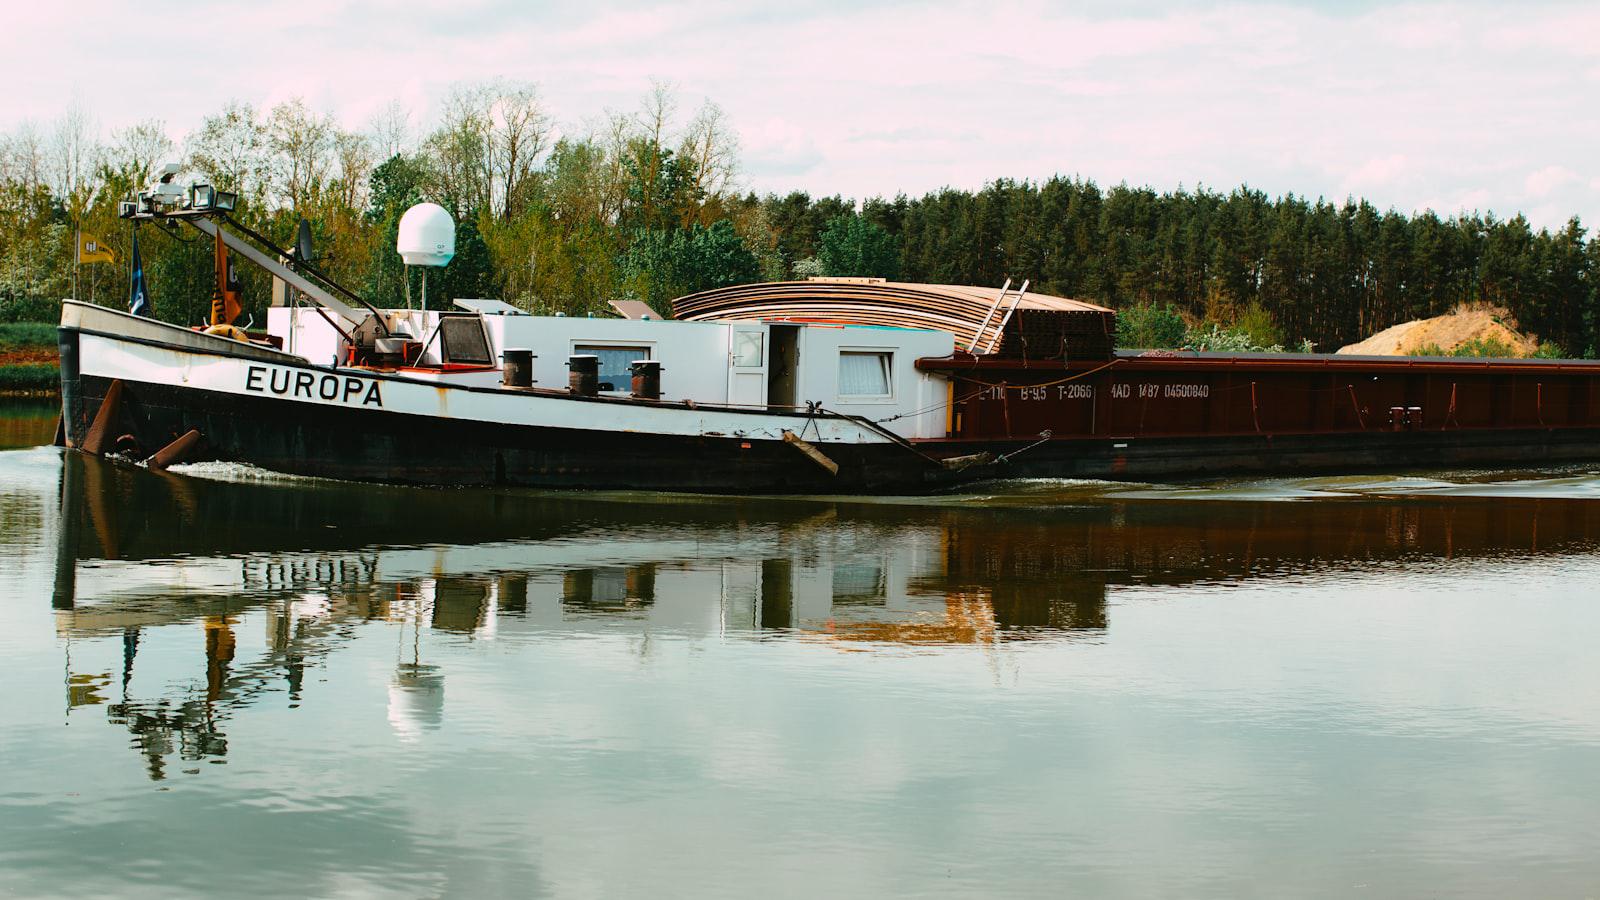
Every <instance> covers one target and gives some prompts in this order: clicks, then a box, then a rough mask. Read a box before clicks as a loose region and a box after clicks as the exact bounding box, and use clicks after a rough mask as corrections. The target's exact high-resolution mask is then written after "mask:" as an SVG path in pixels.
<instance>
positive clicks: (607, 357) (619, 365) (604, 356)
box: [573, 344, 650, 391]
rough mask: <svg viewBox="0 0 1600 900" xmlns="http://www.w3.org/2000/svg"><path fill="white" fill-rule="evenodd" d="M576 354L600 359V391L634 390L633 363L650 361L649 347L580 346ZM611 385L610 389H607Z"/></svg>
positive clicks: (577, 347) (575, 351) (576, 348)
mask: <svg viewBox="0 0 1600 900" xmlns="http://www.w3.org/2000/svg"><path fill="white" fill-rule="evenodd" d="M573 352H574V353H588V354H592V355H594V356H598V357H600V390H602V391H627V390H632V389H633V368H632V365H631V364H632V363H633V361H634V360H636V359H649V358H650V348H649V347H596V346H593V345H589V344H579V345H577V346H576V347H574V348H573ZM606 385H610V387H606Z"/></svg>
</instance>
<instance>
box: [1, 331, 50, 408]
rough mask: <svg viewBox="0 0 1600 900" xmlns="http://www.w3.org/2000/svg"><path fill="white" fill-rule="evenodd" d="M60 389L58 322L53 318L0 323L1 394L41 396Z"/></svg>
mask: <svg viewBox="0 0 1600 900" xmlns="http://www.w3.org/2000/svg"><path fill="white" fill-rule="evenodd" d="M60 389H61V365H60V362H59V361H58V359H57V355H56V326H55V325H54V324H52V323H50V322H4V323H0V396H9V397H17V396H24V397H32V396H42V395H49V394H54V393H56V392H57V391H59V390H60Z"/></svg>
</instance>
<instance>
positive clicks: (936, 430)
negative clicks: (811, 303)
mask: <svg viewBox="0 0 1600 900" xmlns="http://www.w3.org/2000/svg"><path fill="white" fill-rule="evenodd" d="M841 350H870V351H879V352H888V353H891V354H893V357H892V360H891V363H890V378H891V380H892V389H893V394H894V395H893V397H891V398H889V399H887V400H869V401H847V400H842V399H840V397H839V352H840V351H841ZM954 350H955V338H953V337H951V336H950V335H949V334H946V333H945V332H942V331H922V330H918V329H909V328H873V327H865V326H856V325H846V326H842V327H827V326H818V325H812V326H808V327H807V328H805V329H804V330H803V331H802V332H801V335H800V381H799V394H800V400H801V402H806V401H811V400H816V401H820V402H821V403H822V405H823V406H825V407H827V408H828V409H831V410H834V411H836V412H842V413H850V414H851V415H858V416H865V417H867V418H869V419H873V420H879V419H885V418H888V417H890V416H896V415H905V416H906V418H903V419H897V420H895V421H893V422H888V423H885V425H886V427H888V428H889V429H890V430H892V431H894V432H895V433H896V434H899V435H901V436H902V437H943V436H944V434H945V410H944V404H945V402H946V399H947V391H946V384H947V382H946V380H945V379H944V378H943V377H941V376H936V375H930V374H927V373H923V372H919V371H917V360H918V359H921V358H923V357H940V356H949V355H950V353H951V352H952V351H954ZM930 407H937V408H933V409H930ZM918 411H922V412H920V414H919V415H916V416H912V415H910V414H911V413H914V412H918Z"/></svg>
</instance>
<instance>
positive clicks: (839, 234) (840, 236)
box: [817, 215, 900, 279]
mask: <svg viewBox="0 0 1600 900" xmlns="http://www.w3.org/2000/svg"><path fill="white" fill-rule="evenodd" d="M817 259H818V261H820V262H821V263H822V268H823V271H825V272H827V273H828V274H829V275H831V276H835V277H839V276H849V277H858V278H891V279H892V278H896V277H898V276H899V274H900V241H899V240H898V239H897V238H896V237H895V236H894V235H892V234H890V233H889V232H888V231H887V230H886V229H884V227H883V226H882V225H879V224H877V223H875V222H869V221H867V220H866V219H863V218H861V217H860V216H856V215H843V216H838V217H836V218H834V219H833V220H832V221H831V222H829V223H828V227H827V228H824V229H823V231H822V234H821V236H820V237H819V238H818V239H817Z"/></svg>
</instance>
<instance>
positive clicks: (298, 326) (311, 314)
mask: <svg viewBox="0 0 1600 900" xmlns="http://www.w3.org/2000/svg"><path fill="white" fill-rule="evenodd" d="M267 333H268V334H271V335H274V336H276V337H280V338H283V349H284V352H286V353H293V354H295V355H296V356H300V357H304V358H305V360H306V361H307V362H309V363H311V364H312V365H317V366H326V365H330V364H332V363H333V361H334V360H335V359H338V360H339V362H341V363H342V362H344V359H343V358H342V357H341V356H340V351H341V350H342V349H343V347H344V336H343V335H341V334H339V332H338V331H336V330H335V329H334V327H333V326H332V325H329V324H328V320H327V319H324V318H323V317H322V316H320V315H318V314H317V311H316V310H315V309H312V308H310V307H302V308H299V309H295V308H293V307H288V306H273V307H269V308H268V309H267Z"/></svg>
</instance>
